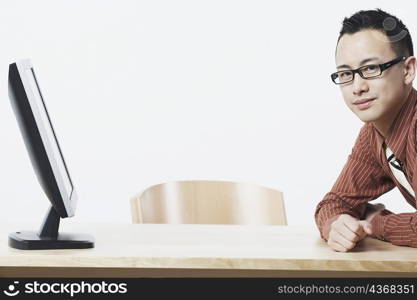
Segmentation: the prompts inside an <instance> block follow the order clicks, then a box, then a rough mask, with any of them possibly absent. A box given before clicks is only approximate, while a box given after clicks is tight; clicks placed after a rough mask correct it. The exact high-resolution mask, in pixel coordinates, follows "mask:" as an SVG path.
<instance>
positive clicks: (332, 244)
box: [327, 239, 348, 252]
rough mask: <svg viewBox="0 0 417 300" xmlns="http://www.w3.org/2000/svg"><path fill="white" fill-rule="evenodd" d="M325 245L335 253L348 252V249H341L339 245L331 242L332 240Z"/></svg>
mask: <svg viewBox="0 0 417 300" xmlns="http://www.w3.org/2000/svg"><path fill="white" fill-rule="evenodd" d="M327 244H328V245H329V246H330V248H332V249H333V250H335V251H338V252H347V251H348V249H346V248H345V247H343V246H342V245H340V244H339V243H337V242H335V241H333V240H332V239H329V241H328V242H327Z"/></svg>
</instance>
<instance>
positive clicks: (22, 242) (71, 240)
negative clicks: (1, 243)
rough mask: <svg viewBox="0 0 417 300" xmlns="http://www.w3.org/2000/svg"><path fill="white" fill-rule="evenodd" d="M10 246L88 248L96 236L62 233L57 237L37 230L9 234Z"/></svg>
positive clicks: (37, 248)
mask: <svg viewBox="0 0 417 300" xmlns="http://www.w3.org/2000/svg"><path fill="white" fill-rule="evenodd" d="M9 246H10V247H12V248H16V249H20V250H48V249H50V250H53V249H88V248H94V238H93V237H92V236H91V235H88V234H71V233H60V234H59V235H58V237H57V238H50V237H40V236H39V234H38V233H37V232H35V231H20V232H13V233H11V234H9Z"/></svg>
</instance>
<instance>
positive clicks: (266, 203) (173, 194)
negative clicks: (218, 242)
mask: <svg viewBox="0 0 417 300" xmlns="http://www.w3.org/2000/svg"><path fill="white" fill-rule="evenodd" d="M131 212H132V220H133V223H165V224H167V223H168V224H259V225H261V224H263V225H287V218H286V214H285V207H284V199H283V195H282V192H280V191H277V190H273V189H270V188H266V187H262V186H258V185H254V184H248V183H234V182H224V181H178V182H168V183H163V184H158V185H154V186H151V187H150V188H148V189H146V190H144V191H143V192H142V193H141V194H139V195H137V196H135V197H133V198H132V199H131Z"/></svg>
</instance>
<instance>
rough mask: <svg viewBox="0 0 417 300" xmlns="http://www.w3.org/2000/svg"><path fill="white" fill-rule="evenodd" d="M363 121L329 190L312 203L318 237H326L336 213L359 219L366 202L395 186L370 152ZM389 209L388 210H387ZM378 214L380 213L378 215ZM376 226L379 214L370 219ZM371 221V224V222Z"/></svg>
mask: <svg viewBox="0 0 417 300" xmlns="http://www.w3.org/2000/svg"><path fill="white" fill-rule="evenodd" d="M367 126H368V124H365V125H364V126H363V127H362V128H361V130H360V132H359V135H358V137H357V138H356V141H355V144H354V146H353V148H352V152H351V154H350V155H349V156H348V159H347V162H346V163H345V165H344V167H343V169H342V172H341V173H340V175H339V177H338V178H337V180H336V182H335V184H334V185H333V187H332V189H331V190H330V192H328V193H327V194H326V195H325V196H324V198H323V200H322V201H320V202H319V203H318V205H317V207H316V211H315V220H316V224H317V227H318V229H319V231H320V234H321V237H322V238H323V239H324V240H327V236H328V231H329V227H330V224H331V223H332V221H334V220H335V219H336V218H337V216H339V215H340V214H349V215H351V216H352V217H354V218H357V219H362V218H363V217H364V215H365V210H366V204H367V203H368V202H369V201H372V200H374V199H376V198H378V197H379V196H381V195H382V194H385V193H386V192H388V191H390V190H392V189H393V188H394V187H395V184H394V182H393V181H392V179H391V178H390V177H389V176H388V175H386V174H385V172H384V170H383V169H382V167H381V165H380V164H379V163H378V161H377V160H376V158H375V156H374V155H372V152H371V148H370V143H371V139H370V134H369V129H370V128H368V127H367ZM389 213H390V212H389ZM381 217H382V216H381ZM372 221H373V222H374V223H375V224H376V225H378V226H384V225H383V224H381V223H378V221H380V222H384V221H383V220H381V218H380V216H378V217H377V216H375V217H374V219H373V220H372ZM371 225H372V224H371Z"/></svg>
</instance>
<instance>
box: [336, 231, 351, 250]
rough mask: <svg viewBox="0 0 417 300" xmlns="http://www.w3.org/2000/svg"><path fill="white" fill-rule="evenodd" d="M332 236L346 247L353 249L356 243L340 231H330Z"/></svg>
mask: <svg viewBox="0 0 417 300" xmlns="http://www.w3.org/2000/svg"><path fill="white" fill-rule="evenodd" d="M330 238H331V240H332V241H334V242H337V243H338V244H340V245H342V246H343V247H344V248H346V249H348V250H349V249H352V248H353V247H355V245H356V243H355V242H353V241H351V240H348V239H346V238H345V237H344V236H343V235H341V234H340V233H339V232H337V231H335V230H333V231H332V232H330Z"/></svg>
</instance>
